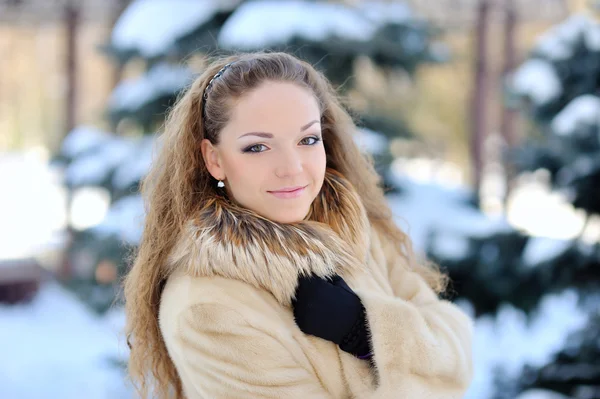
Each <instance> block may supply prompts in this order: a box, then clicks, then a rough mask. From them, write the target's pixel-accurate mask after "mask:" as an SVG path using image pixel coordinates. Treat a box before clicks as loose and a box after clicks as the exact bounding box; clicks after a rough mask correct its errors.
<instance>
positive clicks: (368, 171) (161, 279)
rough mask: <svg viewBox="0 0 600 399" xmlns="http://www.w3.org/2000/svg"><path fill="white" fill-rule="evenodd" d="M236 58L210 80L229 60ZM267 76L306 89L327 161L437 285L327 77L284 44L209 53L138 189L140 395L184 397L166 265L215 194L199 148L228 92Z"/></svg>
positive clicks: (135, 303) (439, 282) (130, 278)
mask: <svg viewBox="0 0 600 399" xmlns="http://www.w3.org/2000/svg"><path fill="white" fill-rule="evenodd" d="M229 63H233V64H232V65H230V66H229V67H228V68H227V69H226V70H225V71H224V72H222V76H220V77H219V78H217V79H215V80H214V81H213V82H212V84H211V85H210V87H209V88H208V90H207V94H208V97H207V100H206V101H203V95H204V92H205V89H206V88H207V85H208V84H209V82H210V81H211V79H212V78H213V76H214V75H215V74H216V73H217V72H218V71H220V70H221V69H222V68H223V67H224V66H225V65H226V64H229ZM265 81H285V82H293V83H295V84H298V85H300V86H302V87H306V88H308V89H310V90H311V91H312V93H313V94H314V95H315V97H316V98H317V100H318V102H319V105H320V108H321V112H322V119H321V123H322V132H323V142H324V145H325V151H326V154H327V166H328V167H330V168H333V169H335V170H337V171H338V172H340V173H341V174H343V175H344V176H345V178H346V179H348V180H349V181H350V182H351V183H352V184H353V185H354V187H355V188H356V190H357V191H358V193H359V195H360V198H361V199H362V202H363V204H364V206H365V208H366V210H367V214H368V217H369V220H370V222H371V223H372V224H373V225H374V227H375V228H376V229H378V230H379V231H380V232H381V233H383V236H386V237H388V238H389V240H391V241H392V242H393V243H394V244H395V246H396V248H398V255H399V256H404V257H406V259H407V260H408V262H407V264H410V265H411V267H413V268H414V269H416V271H417V272H418V273H419V274H421V275H422V276H423V277H424V278H425V279H426V280H427V281H428V283H429V284H430V285H431V287H432V288H433V289H434V290H435V291H437V292H442V291H443V290H444V289H445V285H446V277H445V275H443V274H442V273H440V272H439V270H438V269H437V268H436V267H431V265H421V264H420V263H419V262H416V261H415V260H414V255H413V251H412V248H411V244H410V241H409V239H408V238H407V236H406V235H405V234H404V233H403V232H402V231H401V230H400V229H399V228H398V227H397V226H396V225H395V223H394V222H393V219H392V214H391V211H390V209H389V207H388V205H387V203H386V200H385V198H384V193H383V190H382V189H381V188H380V178H379V176H378V174H377V173H376V172H375V169H374V168H373V166H372V162H371V161H370V159H368V158H366V157H365V156H364V155H363V154H361V152H360V151H359V149H358V147H357V146H356V144H355V142H354V140H353V133H354V131H355V130H356V126H355V125H354V122H353V121H352V118H351V116H350V115H349V114H348V113H347V112H346V111H345V110H344V108H343V107H342V105H341V103H340V101H339V99H338V97H337V95H336V92H335V90H334V89H333V88H332V87H331V85H330V83H329V82H328V81H327V79H326V78H325V77H324V76H323V75H322V74H321V73H319V72H318V71H316V70H315V69H314V68H313V67H312V66H311V65H310V64H308V63H306V62H304V61H301V60H299V59H297V58H295V57H294V56H292V55H289V54H286V53H249V54H240V55H235V56H230V57H225V58H220V59H216V60H215V61H214V62H212V63H211V64H210V65H209V66H208V67H207V68H206V70H205V71H204V73H203V74H202V75H201V76H199V77H198V78H197V79H196V80H195V81H194V82H193V83H192V84H191V86H190V87H189V88H188V89H187V90H186V91H185V92H184V93H183V94H182V96H181V97H180V98H179V99H178V101H177V102H176V104H175V106H174V107H173V109H172V110H171V111H170V113H169V116H168V118H167V121H166V124H165V127H164V133H163V134H162V136H161V138H160V141H161V148H160V151H159V153H158V155H157V159H155V161H154V162H153V165H152V168H151V170H150V172H149V174H148V175H147V176H146V178H145V179H144V181H143V183H142V187H141V191H142V195H143V197H144V201H145V206H146V218H145V226H144V230H143V234H142V239H141V243H140V245H139V247H138V250H137V254H135V260H134V262H133V266H132V268H131V270H130V271H129V273H128V275H127V276H126V277H125V283H124V295H125V311H126V317H127V324H126V334H127V342H128V344H129V346H130V348H131V353H130V357H129V375H130V377H131V379H132V381H133V383H134V385H135V387H136V390H137V391H138V393H139V394H140V396H141V397H142V398H145V397H147V396H148V394H149V393H150V394H151V395H152V396H153V397H158V398H167V397H175V398H182V397H183V396H184V395H183V390H182V385H181V381H180V379H179V377H178V375H177V371H176V369H175V366H174V364H173V362H172V361H171V359H170V357H169V354H168V353H167V348H166V346H165V343H164V341H163V339H162V336H161V332H160V329H159V322H158V310H159V302H160V297H161V293H162V289H163V287H164V283H165V282H166V280H167V278H168V277H169V275H168V271H167V270H166V268H165V267H164V265H165V263H166V259H167V256H168V254H169V253H170V251H171V249H172V247H173V245H174V243H175V240H176V238H177V237H178V236H179V232H180V231H181V230H182V228H183V226H184V224H185V222H186V221H187V220H188V218H189V216H190V215H192V214H193V213H194V211H195V210H197V209H198V208H199V207H200V206H202V204H203V203H204V202H205V201H206V200H207V199H208V198H211V197H213V196H214V195H215V194H217V193H216V186H217V185H216V183H217V182H216V181H215V179H214V178H213V177H212V176H211V175H210V174H209V173H208V171H207V169H206V167H205V164H204V161H203V159H202V155H201V151H200V142H201V140H202V139H204V138H207V139H209V140H210V141H211V142H212V143H213V144H218V142H219V132H220V131H221V130H222V128H223V127H224V125H225V124H226V123H227V121H228V117H229V112H230V110H231V107H232V105H233V104H234V101H235V99H237V98H239V97H240V96H243V95H244V93H247V92H248V91H249V90H252V89H254V88H256V87H257V86H259V85H260V84H261V83H263V82H265Z"/></svg>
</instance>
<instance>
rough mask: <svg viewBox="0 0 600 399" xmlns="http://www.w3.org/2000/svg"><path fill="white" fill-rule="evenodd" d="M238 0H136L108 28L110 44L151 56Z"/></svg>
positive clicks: (157, 53) (160, 52)
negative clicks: (111, 30)
mask: <svg viewBox="0 0 600 399" xmlns="http://www.w3.org/2000/svg"><path fill="white" fill-rule="evenodd" d="M239 3H240V0H203V1H190V0H137V1H134V2H133V3H132V4H131V5H130V6H129V7H127V9H126V10H125V11H124V12H123V14H122V15H121V17H120V18H119V20H118V21H117V23H116V24H115V27H114V29H113V32H112V38H111V40H112V46H113V47H115V48H116V49H119V50H121V51H130V50H137V51H138V52H139V53H140V54H141V55H142V56H143V57H146V58H151V57H157V56H160V55H163V54H165V53H167V52H168V49H169V47H170V46H172V45H173V44H174V43H175V41H176V40H177V39H179V38H181V37H183V36H185V35H186V34H189V33H191V32H193V31H194V30H196V29H197V28H199V27H200V26H202V25H203V24H205V23H206V22H208V21H210V19H211V18H213V16H214V15H215V14H216V13H218V12H226V11H229V10H233V8H234V7H235V6H237V5H238V4H239Z"/></svg>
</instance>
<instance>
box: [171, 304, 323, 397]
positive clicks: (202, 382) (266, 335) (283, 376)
mask: <svg viewBox="0 0 600 399" xmlns="http://www.w3.org/2000/svg"><path fill="white" fill-rule="evenodd" d="M178 328H179V334H178V336H179V337H178V338H179V340H180V345H181V351H180V356H179V358H180V363H183V364H176V366H177V368H178V372H179V373H180V374H181V375H183V376H185V377H184V379H186V380H187V381H188V385H192V386H193V388H194V389H195V390H196V392H195V393H196V394H197V395H198V398H215V399H219V398H265V399H266V398H273V399H279V398H290V399H294V398H298V399H300V398H302V399H304V398H320V399H326V398H327V399H330V398H331V397H330V395H329V394H328V393H327V392H326V391H325V389H324V388H323V386H322V385H321V383H320V381H319V380H318V379H317V377H316V376H314V375H313V374H312V373H310V372H309V371H308V370H307V369H306V368H304V367H302V366H301V365H300V362H299V361H298V360H297V358H298V357H301V356H302V352H299V353H298V352H297V351H298V350H299V348H298V349H296V350H295V348H291V350H290V348H288V347H286V345H285V343H283V342H281V341H280V340H279V339H278V338H277V337H276V336H275V335H274V334H272V333H270V332H268V331H264V330H263V329H261V328H257V327H255V326H253V325H251V324H250V323H248V322H247V320H246V319H245V318H244V317H242V315H240V314H239V313H238V312H236V311H235V310H233V309H231V308H228V307H226V306H224V305H218V304H201V305H195V306H194V307H192V308H189V309H188V310H186V311H184V312H183V313H182V314H181V315H180V317H179V326H178ZM294 351H296V353H293V352H294ZM187 394H188V395H189V396H190V398H195V396H192V393H191V392H187Z"/></svg>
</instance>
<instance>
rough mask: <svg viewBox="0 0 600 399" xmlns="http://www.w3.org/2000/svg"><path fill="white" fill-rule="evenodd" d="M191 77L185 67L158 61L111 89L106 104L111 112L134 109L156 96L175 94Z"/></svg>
mask: <svg viewBox="0 0 600 399" xmlns="http://www.w3.org/2000/svg"><path fill="white" fill-rule="evenodd" d="M192 78H193V74H192V72H191V71H190V70H189V69H188V68H186V67H183V66H179V65H170V64H167V63H159V64H156V65H154V66H153V67H152V68H151V69H150V70H149V71H148V72H147V73H146V74H144V75H142V76H140V77H137V78H131V79H127V80H125V81H123V82H121V83H120V84H119V85H118V86H117V87H116V88H115V89H114V90H113V93H112V95H111V97H110V99H109V103H108V106H109V108H110V110H111V111H113V112H122V111H130V112H131V111H136V110H138V109H139V108H140V107H142V106H143V105H145V104H147V103H150V102H151V101H153V100H155V99H157V98H160V97H163V96H170V95H174V94H176V93H177V92H179V91H180V90H181V89H183V88H184V87H185V86H186V85H187V84H188V83H190V81H191V80H192Z"/></svg>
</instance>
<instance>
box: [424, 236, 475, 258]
mask: <svg viewBox="0 0 600 399" xmlns="http://www.w3.org/2000/svg"><path fill="white" fill-rule="evenodd" d="M431 245H432V247H433V248H432V250H433V252H434V253H435V254H436V255H438V256H442V257H443V258H444V259H452V260H460V259H464V258H465V256H466V255H467V254H468V252H469V241H468V239H467V238H466V237H462V236H460V235H458V234H456V233H447V232H440V233H436V234H434V236H433V240H432V242H431Z"/></svg>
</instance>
